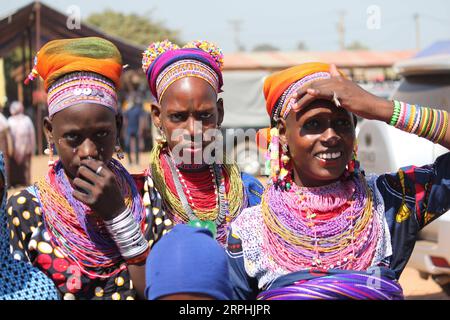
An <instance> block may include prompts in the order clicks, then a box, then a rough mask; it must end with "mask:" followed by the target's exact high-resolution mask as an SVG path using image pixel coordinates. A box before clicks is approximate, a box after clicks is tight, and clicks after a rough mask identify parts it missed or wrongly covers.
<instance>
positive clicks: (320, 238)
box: [261, 176, 381, 272]
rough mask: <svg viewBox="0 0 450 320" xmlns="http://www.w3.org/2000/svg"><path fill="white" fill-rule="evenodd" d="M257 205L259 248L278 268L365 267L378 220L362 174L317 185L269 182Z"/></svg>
mask: <svg viewBox="0 0 450 320" xmlns="http://www.w3.org/2000/svg"><path fill="white" fill-rule="evenodd" d="M261 207H262V214H263V219H264V222H265V223H264V227H263V235H264V241H263V242H264V245H263V248H264V250H265V251H266V252H267V253H268V254H269V256H271V257H272V259H273V260H274V261H275V262H276V263H277V264H278V265H279V266H281V267H283V268H284V269H286V270H288V271H290V272H294V271H298V270H301V269H308V268H323V269H334V268H339V269H346V270H350V269H351V270H364V269H367V268H368V267H369V266H370V265H371V262H372V259H373V256H374V254H375V249H376V245H377V240H378V235H379V232H380V230H381V223H380V221H379V219H378V218H377V216H376V215H375V214H374V212H373V211H374V207H373V200H372V194H371V191H370V189H369V188H368V186H367V183H366V181H365V178H364V177H362V176H356V177H353V178H350V179H347V180H346V181H342V182H341V181H339V182H336V183H333V184H331V185H328V186H324V187H319V188H299V187H297V186H295V185H294V186H293V188H292V189H291V190H289V191H280V190H279V189H276V188H275V187H274V186H270V187H269V188H268V189H267V191H266V192H265V194H264V196H263V200H262V203H261ZM336 212H338V213H339V214H335V213H336Z"/></svg>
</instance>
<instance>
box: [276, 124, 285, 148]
mask: <svg viewBox="0 0 450 320" xmlns="http://www.w3.org/2000/svg"><path fill="white" fill-rule="evenodd" d="M277 128H278V134H279V135H280V142H281V143H282V144H287V137H286V120H285V119H283V118H280V119H278V121H277Z"/></svg>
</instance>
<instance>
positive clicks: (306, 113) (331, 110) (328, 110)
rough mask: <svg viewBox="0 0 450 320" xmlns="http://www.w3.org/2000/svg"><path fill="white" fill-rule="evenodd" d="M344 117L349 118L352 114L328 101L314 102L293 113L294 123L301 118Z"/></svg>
mask: <svg viewBox="0 0 450 320" xmlns="http://www.w3.org/2000/svg"><path fill="white" fill-rule="evenodd" d="M318 115H323V116H329V117H333V116H338V117H342V116H346V117H349V118H351V117H352V114H351V113H350V112H349V111H347V110H346V109H344V108H342V107H337V106H336V105H335V104H334V103H333V102H331V101H328V100H315V101H313V102H312V103H310V104H309V105H308V106H306V107H305V108H303V109H302V110H300V111H298V112H297V113H295V119H296V121H299V120H301V119H303V118H308V117H313V116H318Z"/></svg>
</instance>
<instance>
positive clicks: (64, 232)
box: [36, 159, 145, 278]
mask: <svg viewBox="0 0 450 320" xmlns="http://www.w3.org/2000/svg"><path fill="white" fill-rule="evenodd" d="M108 168H109V169H111V170H112V171H113V173H114V175H115V176H116V180H117V182H118V184H119V187H120V190H121V192H122V196H123V197H124V200H125V205H126V206H127V207H128V208H130V209H131V211H132V212H133V215H134V218H135V219H136V221H137V222H138V223H140V224H141V225H142V222H143V220H144V217H145V210H144V206H143V203H142V199H141V197H140V195H139V192H138V190H137V187H136V185H135V183H134V180H133V178H132V177H131V176H130V174H129V173H128V172H127V171H126V169H125V168H124V167H123V166H122V165H121V164H120V163H119V162H118V161H116V160H114V159H112V160H111V161H110V162H109V163H108ZM36 188H37V191H38V197H39V200H40V203H41V205H42V211H43V217H44V223H45V226H46V228H47V231H48V233H49V235H50V239H51V243H52V245H53V246H58V247H60V248H61V251H62V252H63V254H64V255H65V256H66V257H68V258H69V259H70V260H72V261H73V262H75V263H76V264H77V265H78V266H79V267H80V269H81V271H82V272H83V273H85V274H87V275H89V276H91V277H95V278H108V277H111V276H112V275H114V274H117V273H119V272H120V271H122V270H124V269H125V268H126V264H125V262H124V260H123V259H122V256H121V255H120V253H119V250H118V249H117V247H116V245H115V243H114V241H112V240H111V237H110V236H109V234H108V232H107V230H106V228H105V226H104V223H103V220H102V219H101V218H100V217H98V216H97V215H96V214H95V213H94V212H93V211H92V210H91V209H90V208H89V207H88V206H86V205H85V204H83V203H82V202H80V201H78V200H77V199H75V198H74V197H73V188H72V186H71V185H70V183H69V180H68V179H67V177H66V175H65V173H64V169H63V168H62V164H61V162H60V161H58V162H57V163H56V164H55V165H54V166H52V167H51V168H50V170H49V172H48V174H47V177H46V178H45V179H42V180H41V181H39V182H38V183H37V184H36ZM119 264H120V267H119V268H116V269H115V270H113V271H112V272H109V273H107V274H101V275H100V274H98V273H93V272H91V271H90V270H89V271H88V270H87V269H88V268H89V269H92V268H103V269H105V268H110V267H114V266H117V265H119ZM103 271H104V270H103Z"/></svg>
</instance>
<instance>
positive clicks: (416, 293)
mask: <svg viewBox="0 0 450 320" xmlns="http://www.w3.org/2000/svg"><path fill="white" fill-rule="evenodd" d="M148 159H149V153H143V154H141V156H140V165H135V164H134V165H129V163H128V160H126V159H124V160H122V163H123V164H124V165H125V167H126V168H127V169H128V170H129V171H130V172H132V173H135V172H139V171H141V170H143V169H145V168H146V166H147V161H148ZM31 167H32V169H31V176H32V179H33V181H36V180H37V179H38V178H40V177H42V176H43V175H44V174H45V172H46V171H47V157H46V156H37V157H34V158H33V160H32V165H31ZM15 191H16V190H9V191H8V193H9V194H10V195H11V194H13V193H14V192H15ZM400 284H401V285H402V287H403V290H404V294H405V296H406V298H407V299H410V300H425V299H436V300H450V297H447V295H446V294H445V293H444V292H442V290H441V289H440V287H439V286H438V285H437V284H436V283H435V282H434V281H433V280H432V279H431V278H430V279H428V280H423V279H421V278H420V277H419V273H418V271H416V270H415V269H412V268H408V267H407V268H406V269H405V271H404V272H403V274H402V276H401V278H400Z"/></svg>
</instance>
